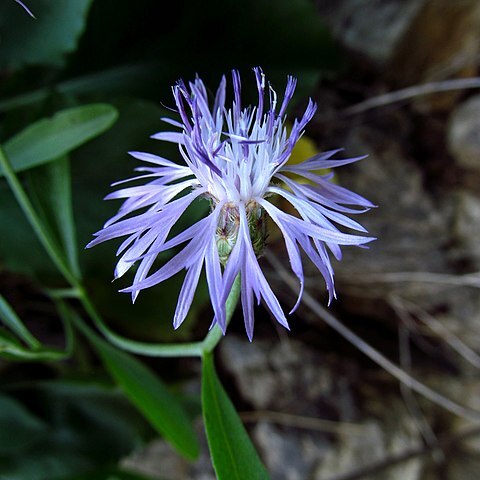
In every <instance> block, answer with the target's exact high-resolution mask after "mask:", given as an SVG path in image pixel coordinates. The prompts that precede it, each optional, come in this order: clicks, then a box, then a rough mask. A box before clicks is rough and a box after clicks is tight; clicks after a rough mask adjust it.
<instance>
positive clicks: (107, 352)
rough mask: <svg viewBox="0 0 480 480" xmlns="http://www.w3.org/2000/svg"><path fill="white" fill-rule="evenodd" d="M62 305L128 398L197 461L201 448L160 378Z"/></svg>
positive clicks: (64, 312)
mask: <svg viewBox="0 0 480 480" xmlns="http://www.w3.org/2000/svg"><path fill="white" fill-rule="evenodd" d="M60 305H61V308H60V312H61V313H62V315H64V316H65V317H68V318H70V319H71V320H72V322H73V323H74V325H75V326H76V327H77V328H79V329H80V330H81V331H82V332H83V333H84V335H85V336H86V337H87V338H88V339H89V341H90V342H91V344H92V346H93V347H94V348H95V349H96V350H97V352H98V354H99V355H100V357H101V358H102V360H103V362H104V364H105V367H106V368H107V370H108V371H109V372H110V374H111V375H112V377H113V378H114V379H115V380H116V382H117V384H118V385H119V386H120V388H121V389H122V390H123V392H124V393H125V395H126V397H127V398H128V399H129V400H130V402H131V403H132V404H133V405H135V406H136V407H137V409H138V410H139V411H140V412H141V413H142V414H143V415H144V417H145V418H146V419H147V420H148V421H149V422H150V424H151V425H152V427H154V428H155V429H156V430H157V431H158V432H159V433H160V434H161V435H162V436H163V437H164V438H165V439H166V440H167V441H169V442H170V443H171V444H172V445H173V446H174V447H175V448H176V449H177V450H178V451H179V452H180V453H182V454H183V455H185V457H187V458H189V459H195V458H197V456H198V454H199V445H198V440H197V436H196V434H195V431H194V430H193V427H192V424H191V421H190V419H189V417H188V415H187V413H186V412H185V410H184V409H183V407H181V406H180V404H179V402H178V399H177V398H176V397H175V396H174V395H172V394H171V393H170V391H169V390H168V388H167V387H166V386H165V385H164V384H163V382H162V381H161V380H160V379H159V378H158V376H156V375H155V374H154V373H153V372H152V371H151V370H150V369H149V368H148V367H146V366H145V365H144V364H143V363H141V362H140V361H138V360H137V359H136V358H134V357H132V356H131V355H129V354H127V353H125V352H122V351H120V350H117V349H116V348H114V347H112V346H111V345H109V344H108V343H106V342H104V341H103V340H101V339H100V338H99V337H98V336H97V335H96V334H95V333H94V332H93V331H92V330H90V328H89V327H87V326H86V325H85V324H84V323H83V321H82V319H81V318H79V317H78V315H77V314H76V313H75V312H74V311H72V310H70V309H69V308H68V307H67V306H66V305H65V304H63V303H61V304H60Z"/></svg>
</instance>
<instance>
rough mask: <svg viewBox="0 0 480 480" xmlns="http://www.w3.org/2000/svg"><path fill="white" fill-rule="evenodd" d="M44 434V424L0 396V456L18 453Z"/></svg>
mask: <svg viewBox="0 0 480 480" xmlns="http://www.w3.org/2000/svg"><path fill="white" fill-rule="evenodd" d="M46 434H48V428H47V425H46V424H45V423H44V422H42V421H41V420H40V419H39V418H37V417H35V416H34V415H33V414H32V413H30V412H29V411H28V410H27V409H26V408H25V407H24V406H23V405H22V404H21V403H19V402H17V401H16V400H14V399H13V398H11V397H8V396H6V395H0V455H7V454H11V453H20V452H22V451H24V450H25V449H26V448H27V447H28V446H29V445H30V444H32V443H33V442H35V441H36V440H38V439H39V438H40V437H42V436H44V435H46Z"/></svg>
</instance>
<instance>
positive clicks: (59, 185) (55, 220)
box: [27, 157, 80, 277]
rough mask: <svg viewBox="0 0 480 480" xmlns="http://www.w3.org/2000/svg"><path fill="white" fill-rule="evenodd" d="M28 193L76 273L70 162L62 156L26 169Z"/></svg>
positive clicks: (77, 266) (78, 272) (76, 254)
mask: <svg viewBox="0 0 480 480" xmlns="http://www.w3.org/2000/svg"><path fill="white" fill-rule="evenodd" d="M27 179H28V181H29V193H30V198H31V200H32V203H33V206H34V207H35V209H36V211H37V213H38V214H39V215H40V216H41V218H42V220H43V221H44V223H45V224H46V225H48V227H49V230H50V232H51V234H52V235H53V236H54V238H55V239H56V240H57V242H58V244H59V245H61V246H62V249H63V251H64V252H65V256H66V258H67V259H68V263H69V265H70V267H71V269H72V270H73V272H74V273H75V275H76V276H77V277H78V276H79V275H80V267H79V265H78V251H77V249H78V245H77V240H76V232H75V222H74V218H73V206H72V191H71V179H70V163H69V159H68V158H67V157H62V158H59V159H57V160H54V161H53V162H50V163H48V164H46V165H42V166H40V167H38V168H35V169H32V170H29V171H28V172H27Z"/></svg>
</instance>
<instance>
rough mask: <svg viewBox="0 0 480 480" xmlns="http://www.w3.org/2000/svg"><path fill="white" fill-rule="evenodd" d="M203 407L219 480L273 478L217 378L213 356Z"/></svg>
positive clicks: (206, 360) (206, 365) (205, 374)
mask: <svg viewBox="0 0 480 480" xmlns="http://www.w3.org/2000/svg"><path fill="white" fill-rule="evenodd" d="M202 406H203V418H204V421H205V430H206V432H207V440H208V447H209V449H210V454H211V456H212V463H213V466H214V468H215V472H216V474H217V478H218V479H219V480H244V479H246V478H248V479H249V480H257V479H258V480H265V479H268V478H270V477H269V475H268V473H267V471H266V470H265V467H264V466H263V464H262V462H261V460H260V458H259V457H258V454H257V452H256V450H255V447H254V446H253V444H252V442H251V441H250V438H249V437H248V434H247V432H246V431H245V427H244V426H243V424H242V422H241V420H240V418H239V416H238V414H237V412H236V410H235V407H234V406H233V404H232V402H231V401H230V399H229V398H228V396H227V394H226V393H225V390H224V389H223V387H222V384H221V383H220V381H219V379H218V377H217V374H216V372H215V367H214V364H213V357H212V354H211V353H206V354H205V355H204V356H203V366H202Z"/></svg>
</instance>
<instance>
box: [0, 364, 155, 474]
mask: <svg viewBox="0 0 480 480" xmlns="http://www.w3.org/2000/svg"><path fill="white" fill-rule="evenodd" d="M11 389H12V390H13V391H14V392H15V395H16V398H18V399H19V400H20V399H21V400H22V403H21V404H20V408H24V409H27V410H28V411H30V410H31V411H32V412H33V411H34V412H35V415H36V417H37V418H38V419H39V420H40V421H41V422H42V423H44V424H45V425H47V429H46V431H43V433H42V434H41V435H37V434H35V432H33V434H32V435H31V436H30V440H31V442H30V443H29V444H28V445H26V446H25V447H24V448H22V449H19V450H18V451H11V452H8V455H5V456H3V455H1V453H0V478H1V479H2V480H3V479H8V480H46V479H48V480H54V479H55V480H57V479H58V480H59V479H63V478H65V477H66V478H69V477H73V478H75V476H79V477H80V478H82V477H81V476H80V475H81V474H84V475H85V476H84V478H89V479H90V478H95V477H94V476H93V475H92V477H89V476H87V473H89V472H92V474H93V473H95V472H100V471H107V469H113V468H114V466H116V465H117V464H118V462H119V460H120V459H121V458H124V457H125V456H126V455H128V454H129V453H130V452H131V451H132V450H134V449H135V448H138V446H140V445H142V444H143V443H144V442H145V441H146V440H147V439H150V438H151V437H152V434H153V432H152V430H151V429H150V428H149V426H148V425H147V422H145V421H144V420H143V419H142V418H141V416H140V415H139V414H138V412H137V411H136V410H135V409H134V408H133V407H132V406H131V405H130V404H129V403H128V402H127V400H126V399H125V397H124V396H123V395H122V394H121V392H119V391H118V389H113V388H111V387H110V386H107V385H103V384H99V383H98V380H92V373H90V374H89V380H88V381H75V382H72V381H70V382H66V381H60V382H59V381H55V382H53V381H52V382H35V383H32V382H31V381H30V382H22V383H21V385H20V384H17V386H16V387H12V388H11ZM2 410H3V409H2ZM8 421H9V419H8V418H4V419H3V420H2V416H1V412H0V437H1V435H2V433H4V435H5V436H7V435H9V434H10V433H11V428H10V426H11V424H9V423H8ZM17 423H18V422H17ZM114 471H115V470H114ZM100 478H102V477H100ZM127 478H128V477H127ZM125 480H126V479H125ZM132 480H133V479H132Z"/></svg>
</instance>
